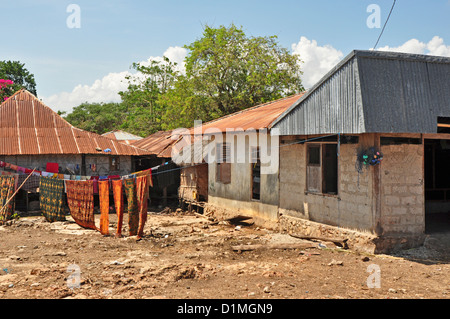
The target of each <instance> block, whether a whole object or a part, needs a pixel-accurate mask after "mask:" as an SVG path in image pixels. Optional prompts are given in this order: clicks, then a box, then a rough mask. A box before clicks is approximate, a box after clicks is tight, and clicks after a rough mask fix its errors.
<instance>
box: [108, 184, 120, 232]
mask: <svg viewBox="0 0 450 319" xmlns="http://www.w3.org/2000/svg"><path fill="white" fill-rule="evenodd" d="M111 183H112V188H113V195H114V206H115V208H116V214H117V231H116V236H117V237H121V236H122V224H123V193H122V180H120V179H119V180H111Z"/></svg>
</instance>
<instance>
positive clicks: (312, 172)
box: [305, 142, 339, 197]
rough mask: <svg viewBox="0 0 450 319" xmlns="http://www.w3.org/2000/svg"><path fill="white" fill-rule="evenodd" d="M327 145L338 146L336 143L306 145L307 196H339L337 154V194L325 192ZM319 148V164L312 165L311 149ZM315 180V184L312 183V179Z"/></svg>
mask: <svg viewBox="0 0 450 319" xmlns="http://www.w3.org/2000/svg"><path fill="white" fill-rule="evenodd" d="M326 145H336V147H337V143H335V142H315V143H307V144H306V174H305V176H306V184H305V193H307V194H318V195H324V196H335V197H338V196H339V156H337V154H336V165H337V167H336V192H324V188H325V186H324V185H325V178H326V177H325V176H326V174H327V173H326V172H327V170H326V168H325V165H324V158H325V151H324V148H325V147H326ZM312 148H319V163H311V164H310V155H311V152H310V149H312ZM313 178H315V179H316V181H315V184H314V182H312V179H313Z"/></svg>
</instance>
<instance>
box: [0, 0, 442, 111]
mask: <svg viewBox="0 0 450 319" xmlns="http://www.w3.org/2000/svg"><path fill="white" fill-rule="evenodd" d="M72 3H73V4H76V5H78V6H79V8H80V10H81V11H80V22H81V25H80V26H81V27H80V28H69V27H68V26H67V23H66V20H67V18H68V17H69V16H70V15H71V13H70V12H69V13H68V12H66V9H67V7H68V6H69V4H72ZM392 3H393V0H368V1H366V0H316V1H302V0H297V1H293V0H277V1H275V0H274V1H264V0H259V1H254V0H240V1H235V0H227V1H222V0H216V1H212V0H209V1H206V0H170V1H152V0H147V1H137V0H128V1H122V0H110V1H107V0H98V1H95V0H91V1H87V0H71V1H61V0H60V1H50V0H17V1H6V0H0V12H1V13H5V14H2V34H3V40H2V42H1V44H0V59H1V60H19V61H21V62H23V63H25V65H26V67H27V68H28V70H29V71H30V72H32V73H33V74H34V75H35V78H36V82H37V92H38V96H39V97H40V98H42V99H43V100H44V102H46V103H47V104H48V105H49V106H50V107H52V108H53V109H65V110H70V108H71V107H73V106H76V105H78V104H79V103H80V102H82V100H88V101H94V102H95V101H104V102H108V101H107V100H108V99H109V100H111V99H116V100H117V94H116V93H114V91H117V90H118V89H119V88H120V87H121V88H123V86H118V85H117V83H116V82H117V81H120V79H121V78H123V76H124V74H126V72H131V70H130V68H129V67H130V65H131V64H132V63H133V62H140V61H145V60H147V59H149V58H150V57H160V56H162V55H163V54H165V53H167V50H168V49H169V48H172V51H170V52H172V53H173V55H174V56H176V57H178V58H182V57H183V49H182V47H183V45H185V44H189V43H191V42H193V41H194V40H195V39H197V38H199V37H201V35H202V29H203V26H204V25H206V24H208V25H211V26H220V25H229V24H230V23H234V24H235V25H238V26H242V27H243V28H244V30H245V32H246V33H247V35H253V36H270V35H277V36H278V39H279V43H280V45H282V46H284V47H286V48H288V49H290V50H292V51H296V53H299V54H301V55H302V53H303V55H304V57H303V58H305V59H306V61H305V74H304V76H305V80H304V81H305V82H306V83H308V84H310V83H312V81H315V80H316V79H317V78H320V76H321V75H322V74H323V73H324V72H325V71H326V69H327V68H331V67H332V66H333V65H334V64H335V63H336V62H337V61H338V60H339V59H342V58H343V57H344V56H345V55H347V54H348V53H350V51H351V50H353V49H370V48H372V47H373V46H374V44H375V42H376V40H377V38H378V35H379V34H380V32H381V28H369V27H368V26H367V24H366V20H367V18H368V17H369V16H370V14H371V13H370V12H367V7H368V6H369V5H370V4H377V5H378V6H379V8H380V15H381V27H382V26H383V24H384V22H385V20H386V18H387V15H388V13H389V10H390V9H391V6H392ZM449 17H450V0H433V1H418V0H397V2H396V6H395V8H394V11H393V13H392V15H391V17H390V20H389V23H388V25H387V27H386V29H385V31H384V34H383V36H382V38H381V40H380V43H379V45H378V48H384V49H389V50H401V51H412V52H414V53H424V54H435V53H436V52H438V53H439V54H441V55H447V54H449V55H450V19H449ZM306 71H307V72H306ZM108 90H109V91H108ZM106 91H108V92H106ZM113 96H115V97H113Z"/></svg>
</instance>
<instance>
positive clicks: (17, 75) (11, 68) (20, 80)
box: [0, 61, 37, 95]
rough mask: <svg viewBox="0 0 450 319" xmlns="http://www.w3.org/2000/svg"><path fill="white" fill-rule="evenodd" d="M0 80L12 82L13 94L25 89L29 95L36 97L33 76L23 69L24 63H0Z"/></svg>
mask: <svg viewBox="0 0 450 319" xmlns="http://www.w3.org/2000/svg"><path fill="white" fill-rule="evenodd" d="M0 79H8V80H11V81H13V82H14V84H13V91H14V92H16V91H18V90H20V89H22V88H25V89H26V90H28V91H29V92H30V93H32V94H34V95H37V94H36V81H35V80H34V75H33V74H32V73H30V72H29V71H28V70H27V69H26V68H25V63H20V62H19V61H0Z"/></svg>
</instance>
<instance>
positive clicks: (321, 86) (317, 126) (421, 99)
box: [271, 50, 450, 135]
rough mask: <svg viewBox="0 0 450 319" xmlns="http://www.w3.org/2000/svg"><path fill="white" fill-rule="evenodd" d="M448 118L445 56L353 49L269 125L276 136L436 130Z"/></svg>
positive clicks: (448, 61) (449, 70)
mask: <svg viewBox="0 0 450 319" xmlns="http://www.w3.org/2000/svg"><path fill="white" fill-rule="evenodd" d="M438 116H442V117H450V58H449V57H439V56H429V55H417V54H407V53H398V52H383V51H359V50H355V51H352V52H351V53H350V54H349V55H348V56H347V57H345V58H344V59H343V60H342V61H341V62H340V63H338V64H337V65H336V67H334V68H333V69H332V70H330V72H329V73H328V74H326V75H325V76H324V77H323V78H322V79H321V80H320V81H319V82H318V83H317V84H315V85H314V86H313V87H312V88H311V89H310V90H308V92H307V94H305V95H304V96H303V97H302V98H301V99H300V100H299V101H298V102H297V103H295V104H294V105H292V106H291V107H290V108H289V109H287V110H286V111H285V112H284V113H283V114H281V115H280V117H279V118H278V119H277V120H276V121H274V122H273V123H272V124H271V127H274V128H278V129H279V133H280V135H309V134H337V133H354V134H359V133H436V132H437V119H438Z"/></svg>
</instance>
